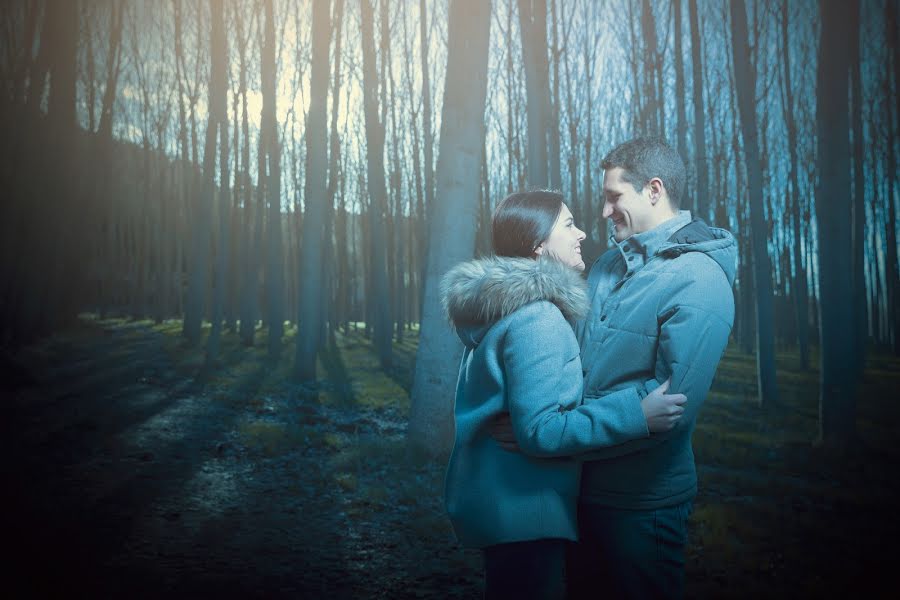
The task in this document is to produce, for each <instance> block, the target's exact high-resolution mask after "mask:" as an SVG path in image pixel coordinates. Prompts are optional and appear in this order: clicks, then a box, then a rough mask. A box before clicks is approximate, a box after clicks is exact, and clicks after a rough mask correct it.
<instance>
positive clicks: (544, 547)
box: [484, 539, 568, 600]
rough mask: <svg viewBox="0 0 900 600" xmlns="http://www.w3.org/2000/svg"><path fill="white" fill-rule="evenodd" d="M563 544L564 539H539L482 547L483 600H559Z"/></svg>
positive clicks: (563, 553)
mask: <svg viewBox="0 0 900 600" xmlns="http://www.w3.org/2000/svg"><path fill="white" fill-rule="evenodd" d="M567 545H568V542H567V541H566V540H562V539H543V540H531V541H527V542H513V543H509V544H497V545H496V546H488V547H487V548H485V549H484V597H485V600H501V599H505V598H515V599H516V600H561V599H562V598H563V597H564V596H565V593H566V588H565V578H564V570H565V565H566V547H567Z"/></svg>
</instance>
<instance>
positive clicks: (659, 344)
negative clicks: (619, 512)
mask: <svg viewBox="0 0 900 600" xmlns="http://www.w3.org/2000/svg"><path fill="white" fill-rule="evenodd" d="M736 264H737V244H736V243H735V240H734V237H732V235H731V234H730V233H729V232H728V231H725V230H724V229H717V228H714V227H709V226H708V225H706V224H705V223H704V222H703V221H701V220H693V221H692V220H691V215H690V213H689V212H688V211H680V212H679V214H678V215H677V216H675V217H674V218H672V219H670V220H669V221H666V222H664V223H662V224H661V225H659V226H658V227H656V228H655V229H652V230H650V231H647V232H644V233H641V234H637V235H634V236H631V237H630V238H628V239H626V240H624V241H623V242H621V243H617V244H615V247H613V248H612V249H610V250H609V251H607V252H606V253H605V254H603V255H602V256H601V257H600V258H599V259H597V262H596V263H595V264H594V266H593V267H592V268H591V271H590V275H589V277H588V289H589V292H588V293H589V297H590V299H591V312H590V314H589V315H588V317H587V318H586V319H585V320H582V321H579V322H578V323H577V324H576V332H577V335H578V338H579V342H580V346H581V360H582V362H583V363H584V369H585V382H584V385H585V398H586V401H587V402H589V403H590V404H591V405H595V406H603V407H606V408H607V409H608V410H609V411H610V414H613V415H616V418H620V415H621V414H622V411H623V410H626V411H630V412H631V413H632V414H633V417H632V418H633V419H636V418H637V417H638V415H641V414H643V413H642V411H641V406H640V401H641V399H642V398H643V397H644V396H646V395H647V394H648V393H649V392H650V391H652V390H653V389H654V388H656V387H657V386H658V385H660V384H661V383H662V382H664V381H665V380H666V379H669V378H671V386H670V388H669V393H671V394H674V393H681V394H685V395H686V396H687V404H686V405H685V412H684V415H683V416H682V418H681V420H680V421H679V423H678V424H677V425H676V426H675V428H674V429H672V430H671V431H668V432H666V433H654V434H651V435H650V436H649V437H648V438H647V439H644V440H638V441H633V442H629V443H626V444H623V445H621V446H617V447H615V448H610V449H606V450H602V451H599V452H593V453H591V454H590V455H589V456H583V457H582V458H583V459H595V460H590V462H586V463H585V464H584V468H583V472H582V481H581V497H580V500H581V501H582V502H583V503H586V504H594V505H600V506H609V507H615V508H628V509H652V508H659V507H663V506H673V505H675V504H680V503H682V502H685V501H687V500H690V499H691V498H693V497H694V496H695V495H696V492H697V474H696V469H695V466H694V454H693V450H692V448H691V434H692V432H693V430H694V425H695V423H696V419H697V413H698V411H699V410H700V406H701V405H702V404H703V401H704V399H705V398H706V395H707V393H708V392H709V388H710V385H711V384H712V380H713V376H714V375H715V372H716V367H717V365H718V363H719V359H720V358H721V357H722V353H723V352H724V350H725V346H726V345H727V344H728V336H729V334H730V332H731V327H732V324H733V322H734V296H733V293H732V289H731V285H732V283H733V282H734V275H735V269H736Z"/></svg>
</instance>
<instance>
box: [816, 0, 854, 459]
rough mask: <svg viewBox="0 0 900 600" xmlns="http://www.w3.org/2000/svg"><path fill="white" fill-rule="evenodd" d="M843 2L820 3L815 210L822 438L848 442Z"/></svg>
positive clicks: (850, 380)
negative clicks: (817, 257)
mask: <svg viewBox="0 0 900 600" xmlns="http://www.w3.org/2000/svg"><path fill="white" fill-rule="evenodd" d="M848 6H849V5H845V4H844V3H836V2H829V1H827V0H824V1H822V2H820V4H819V8H820V11H821V18H822V29H821V33H820V35H821V37H820V41H819V44H820V46H819V64H818V78H817V82H816V84H817V94H816V95H817V98H816V99H817V103H816V125H817V130H816V133H817V140H818V148H817V151H818V162H819V165H818V166H819V185H818V188H817V189H816V216H817V218H818V227H817V231H818V237H819V313H820V317H821V318H820V325H819V339H820V348H821V350H820V353H821V363H820V375H819V378H820V391H819V433H820V436H821V441H822V442H824V443H827V444H834V445H837V446H846V445H847V444H848V443H850V441H851V440H852V438H853V436H854V433H855V429H856V428H855V422H856V374H855V372H854V369H853V368H852V366H853V364H854V358H853V351H854V340H855V335H854V332H853V328H854V326H855V321H854V319H853V290H852V288H851V287H849V286H848V285H847V273H849V272H850V270H851V268H852V260H851V228H850V219H849V218H848V217H849V215H848V213H849V212H850V210H849V209H850V208H851V207H850V206H848V202H847V198H849V197H850V123H849V103H848V73H849V67H850V64H849V58H848V57H849V55H850V52H851V51H850V48H849V40H848V37H847V36H846V35H844V31H845V28H846V27H847V26H848V25H849V26H850V27H853V26H855V24H854V23H853V12H854V11H853V10H851V9H850V8H849V7H848Z"/></svg>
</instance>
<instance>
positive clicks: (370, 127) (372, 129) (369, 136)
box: [360, 0, 392, 368]
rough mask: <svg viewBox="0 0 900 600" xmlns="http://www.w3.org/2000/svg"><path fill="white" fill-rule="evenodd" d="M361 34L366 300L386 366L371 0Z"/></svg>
mask: <svg viewBox="0 0 900 600" xmlns="http://www.w3.org/2000/svg"><path fill="white" fill-rule="evenodd" d="M360 7H361V19H360V22H361V27H360V29H361V35H362V51H363V81H364V84H363V106H364V110H365V121H366V166H367V171H366V172H367V178H366V183H367V185H368V188H369V198H370V204H369V217H370V220H371V227H372V232H371V233H372V236H371V242H372V244H371V246H370V247H371V260H372V270H371V273H372V294H371V295H369V294H367V295H366V302H367V304H369V305H370V306H371V308H372V312H373V321H374V323H373V325H374V336H375V340H374V342H375V350H376V352H377V353H378V359H379V361H380V362H381V366H382V367H383V368H389V367H390V366H391V362H392V349H391V346H392V345H391V311H390V302H389V300H388V296H389V294H390V288H389V282H388V272H387V239H386V237H387V236H386V232H385V222H384V219H385V216H386V212H387V185H386V182H385V176H384V124H383V122H382V121H381V118H380V117H379V110H378V97H377V95H376V94H375V91H376V90H377V89H378V80H377V73H376V69H375V38H374V32H373V21H374V18H373V15H372V5H371V3H370V0H362V2H361V4H360Z"/></svg>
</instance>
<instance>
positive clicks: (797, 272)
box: [781, 0, 809, 371]
mask: <svg viewBox="0 0 900 600" xmlns="http://www.w3.org/2000/svg"><path fill="white" fill-rule="evenodd" d="M788 4H789V0H782V5H781V56H782V60H781V68H782V72H783V73H784V88H783V89H784V122H785V128H786V129H787V136H788V152H789V154H790V170H789V175H788V178H789V180H790V184H791V185H790V194H789V195H788V202H789V203H790V206H791V225H792V227H793V242H794V243H793V244H791V249H792V252H793V262H794V273H793V279H792V282H793V285H792V292H793V293H792V296H793V300H794V319H795V322H796V325H797V343H798V346H799V349H800V368H801V369H802V370H804V371H806V370H807V369H809V314H808V304H809V291H808V286H807V282H806V268H805V267H804V265H803V258H802V253H801V252H800V249H801V247H802V246H801V240H802V239H803V238H802V235H803V234H802V232H801V230H800V223H801V222H802V221H801V217H800V181H799V165H798V158H797V123H796V119H795V118H794V90H793V87H792V85H791V75H792V74H791V53H790V44H789V43H788V42H789V40H788V25H789V16H788Z"/></svg>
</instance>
